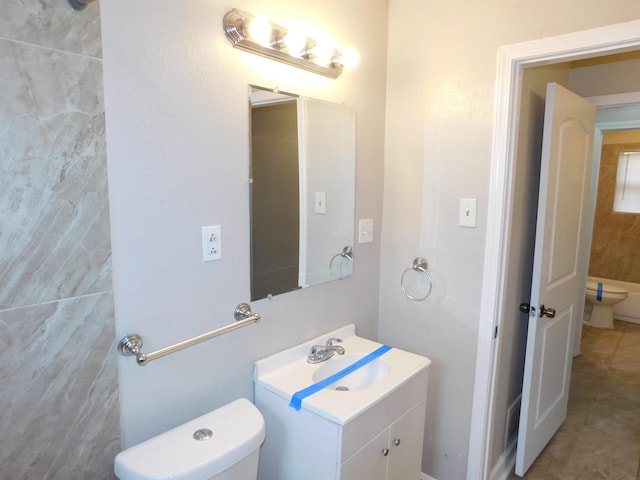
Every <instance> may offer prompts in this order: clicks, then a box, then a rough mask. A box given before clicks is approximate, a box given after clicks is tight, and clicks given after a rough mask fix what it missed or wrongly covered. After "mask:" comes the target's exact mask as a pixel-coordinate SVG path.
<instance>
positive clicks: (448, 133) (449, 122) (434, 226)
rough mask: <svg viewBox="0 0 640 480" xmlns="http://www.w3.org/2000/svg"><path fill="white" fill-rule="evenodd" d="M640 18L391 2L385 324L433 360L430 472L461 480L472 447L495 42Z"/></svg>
mask: <svg viewBox="0 0 640 480" xmlns="http://www.w3.org/2000/svg"><path fill="white" fill-rule="evenodd" d="M550 12H553V15H550V14H549V13H550ZM638 16H640V4H639V3H638V2H631V1H621V0H603V1H600V2H591V3H589V4H585V3H584V2H580V1H578V0H567V1H564V2H557V1H552V0H540V1H537V2H513V1H509V0H496V1H494V2H491V3H490V4H489V5H487V3H486V2H471V1H468V0H453V1H449V2H423V1H419V0H392V1H390V10H389V59H388V65H389V72H388V77H387V85H388V93H387V129H386V139H385V186H384V214H383V221H384V225H383V232H382V257H381V270H380V327H379V328H380V330H379V331H380V339H381V340H382V341H385V342H387V343H391V344H394V345H397V346H399V347H405V348H407V349H410V350H413V351H416V352H418V353H422V354H425V355H427V356H429V357H430V358H431V359H432V360H433V366H432V371H431V375H432V376H431V383H430V390H429V398H428V412H427V425H426V426H427V431H426V437H425V440H426V442H425V450H424V455H423V471H424V472H425V473H427V474H429V475H431V476H432V477H435V478H438V479H447V480H455V479H461V478H465V476H466V464H467V454H468V451H469V449H470V448H477V446H474V445H468V438H469V422H470V418H471V402H472V393H473V392H472V389H473V380H474V370H475V365H474V364H475V354H476V344H477V340H478V338H477V337H478V335H477V327H478V321H479V309H480V301H481V299H480V291H481V278H482V271H483V255H484V246H485V245H484V238H485V235H486V227H485V225H486V218H487V212H486V205H487V198H488V185H489V175H490V171H489V168H490V159H491V139H492V128H493V97H494V87H495V68H496V58H497V48H498V47H499V46H501V45H508V44H512V43H517V42H521V41H526V40H532V39H536V38H543V37H548V36H553V35H558V34H561V33H567V32H573V31H579V30H584V29H588V28H593V27H596V26H600V25H608V24H613V23H618V22H623V21H627V20H632V19H635V18H637V17H638ZM461 197H476V198H478V228H476V229H467V228H461V227H458V226H457V217H458V202H459V199H460V198H461ZM417 255H422V256H424V257H426V258H427V260H429V262H430V271H431V274H432V276H433V277H434V281H435V287H434V293H433V294H432V295H431V297H430V298H429V299H427V300H426V301H424V302H421V303H415V302H411V301H409V300H408V299H406V298H404V297H403V295H402V292H401V291H400V288H399V285H398V281H399V277H400V275H401V273H402V271H403V269H405V268H407V267H409V266H410V265H411V261H412V260H413V258H414V257H415V256H417ZM470 473H471V472H470Z"/></svg>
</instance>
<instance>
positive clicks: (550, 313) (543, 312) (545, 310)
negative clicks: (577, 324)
mask: <svg viewBox="0 0 640 480" xmlns="http://www.w3.org/2000/svg"><path fill="white" fill-rule="evenodd" d="M540 316H541V317H549V318H554V317H555V316H556V309H555V308H551V307H545V306H544V305H540Z"/></svg>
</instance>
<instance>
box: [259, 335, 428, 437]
mask: <svg viewBox="0 0 640 480" xmlns="http://www.w3.org/2000/svg"><path fill="white" fill-rule="evenodd" d="M329 338H341V339H342V343H340V344H339V345H340V346H342V347H344V349H345V354H344V355H340V356H339V355H337V354H336V355H334V356H333V357H332V358H330V359H329V360H325V361H324V362H321V363H316V364H312V363H308V362H307V356H308V355H309V351H310V350H311V346H312V345H324V344H325V343H326V341H327V340H328V339H329ZM381 346H382V344H381V343H378V342H374V341H372V340H368V339H366V338H362V337H358V336H356V334H355V326H354V325H347V326H345V327H342V328H340V329H338V330H334V331H332V332H328V333H326V334H325V335H321V336H319V337H316V338H314V339H311V340H309V341H307V342H304V343H302V344H300V345H296V346H295V347H291V348H288V349H286V350H283V351H282V352H279V353H276V354H274V355H271V356H270V357H267V358H264V359H262V360H259V361H258V362H256V363H255V365H254V382H255V384H256V387H259V388H263V389H265V390H268V391H270V392H272V393H274V394H276V395H277V396H279V397H281V398H282V399H283V400H284V401H286V402H287V404H288V403H289V401H290V400H291V398H292V396H293V395H294V394H295V393H297V392H300V391H301V390H304V389H306V388H307V387H310V386H311V385H314V384H316V383H317V382H319V381H321V380H324V379H325V378H327V377H329V376H331V375H333V374H334V373H337V372H339V371H341V370H343V369H344V368H346V367H348V366H350V365H352V364H353V363H355V362H356V361H358V360H360V359H362V358H363V357H364V356H366V355H368V354H370V353H371V352H373V351H375V350H377V349H378V348H380V347H381ZM429 365H431V360H429V359H428V358H426V357H423V356H421V355H416V354H414V353H410V352H407V351H404V350H400V349H399V348H391V350H389V351H387V352H385V353H384V354H382V355H381V356H379V357H377V358H376V359H375V360H373V361H371V362H370V363H367V364H366V365H364V366H362V367H360V368H359V369H357V370H355V371H353V372H351V373H349V374H348V375H346V376H344V377H342V378H341V379H340V380H338V381H336V382H334V383H332V384H330V385H328V386H326V387H324V388H322V389H321V390H319V391H317V392H315V393H313V394H312V395H310V396H307V397H305V398H304V399H303V400H302V408H303V409H305V410H308V411H311V412H314V413H316V414H318V415H320V416H322V417H324V418H327V419H329V420H331V421H333V422H336V423H338V424H342V425H344V424H345V423H347V422H348V421H349V420H350V419H352V418H354V417H355V416H357V415H359V414H360V413H362V412H363V411H364V410H366V409H367V408H369V407H370V406H372V405H373V404H375V403H377V402H378V401H380V400H381V399H383V398H385V397H386V396H388V395H389V394H390V393H391V392H393V391H394V390H396V389H398V388H399V387H400V386H401V385H402V384H404V383H405V382H406V381H407V380H409V379H410V378H412V377H414V376H415V375H417V374H418V373H420V372H421V371H423V370H424V369H426V368H428V367H429ZM291 410H292V412H294V413H295V410H293V408H292V409H291Z"/></svg>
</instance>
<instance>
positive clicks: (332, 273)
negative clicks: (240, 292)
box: [249, 86, 355, 301]
mask: <svg viewBox="0 0 640 480" xmlns="http://www.w3.org/2000/svg"><path fill="white" fill-rule="evenodd" d="M249 114H250V152H251V158H250V178H251V181H250V194H251V201H250V205H251V300H252V301H253V300H259V299H262V298H267V297H270V296H271V295H278V294H281V293H285V292H290V291H293V290H297V289H299V288H306V287H310V286H312V285H318V284H320V283H324V282H328V281H332V280H338V279H341V278H344V277H347V276H349V275H351V274H352V271H353V254H352V250H351V249H352V246H353V236H354V202H355V111H354V109H353V108H352V107H348V106H346V105H343V104H336V103H331V102H326V101H322V100H317V99H312V98H306V97H301V96H298V95H293V94H285V93H280V92H275V91H273V90H269V89H264V88H260V87H256V86H250V88H249Z"/></svg>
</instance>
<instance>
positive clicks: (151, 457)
mask: <svg viewBox="0 0 640 480" xmlns="http://www.w3.org/2000/svg"><path fill="white" fill-rule="evenodd" d="M201 429H208V430H211V432H212V433H213V435H212V436H211V438H209V439H207V440H196V439H195V438H194V433H195V432H196V431H197V430H201ZM264 435H265V432H264V418H263V417H262V415H261V414H260V412H259V411H258V409H257V408H256V407H255V405H253V404H252V403H251V402H250V401H249V400H247V399H246V398H240V399H238V400H235V401H233V402H231V403H229V404H227V405H225V406H223V407H220V408H218V409H217V410H213V411H212V412H209V413H207V414H205V415H202V416H201V417H198V418H195V419H193V420H190V421H188V422H187V423H184V424H182V425H180V426H178V427H176V428H174V429H172V430H169V431H167V432H164V433H162V434H160V435H158V436H156V437H153V438H150V439H149V440H147V441H145V442H142V443H140V444H138V445H135V446H133V447H131V448H128V449H127V450H124V451H122V452H120V453H119V454H118V455H117V456H116V459H115V462H114V472H115V474H116V475H117V476H118V478H120V479H122V480H152V479H153V480H160V479H173V480H196V479H202V478H210V477H213V476H215V475H218V474H219V473H220V472H223V471H225V470H226V469H227V468H229V467H231V466H233V465H234V464H236V463H238V462H240V461H241V460H242V459H243V458H245V457H246V456H248V455H249V454H251V453H252V452H253V451H254V450H256V449H258V448H260V445H261V444H262V442H263V440H264Z"/></svg>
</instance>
